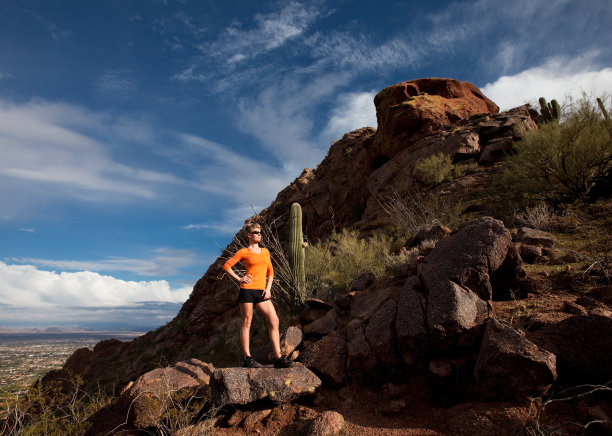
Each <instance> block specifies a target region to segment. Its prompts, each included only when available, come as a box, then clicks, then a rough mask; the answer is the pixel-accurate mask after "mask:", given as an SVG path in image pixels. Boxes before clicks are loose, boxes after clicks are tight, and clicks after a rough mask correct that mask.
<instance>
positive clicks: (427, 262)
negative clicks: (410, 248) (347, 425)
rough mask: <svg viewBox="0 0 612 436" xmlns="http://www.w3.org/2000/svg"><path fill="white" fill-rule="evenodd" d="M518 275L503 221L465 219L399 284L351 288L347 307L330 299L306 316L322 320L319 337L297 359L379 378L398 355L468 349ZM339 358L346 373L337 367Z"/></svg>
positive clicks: (412, 358) (327, 375) (407, 360)
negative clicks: (322, 311) (320, 312)
mask: <svg viewBox="0 0 612 436" xmlns="http://www.w3.org/2000/svg"><path fill="white" fill-rule="evenodd" d="M523 275H524V272H523V270H522V269H521V261H520V257H519V256H518V253H517V250H516V248H515V246H514V245H513V243H512V238H511V235H510V232H509V231H508V230H507V229H506V228H505V227H504V225H503V223H502V222H501V221H498V220H495V219H492V218H488V217H484V218H481V219H478V220H474V221H471V222H469V223H466V224H465V225H464V226H463V227H462V228H461V229H459V230H458V231H457V232H456V233H455V234H454V235H452V236H449V237H447V238H444V239H442V240H441V241H439V242H438V244H437V246H436V247H435V248H434V249H433V250H432V251H431V253H429V254H428V255H427V256H426V257H425V258H424V259H423V260H422V261H421V263H420V264H419V266H418V275H414V276H409V277H408V278H406V279H405V281H404V284H403V286H402V287H399V286H384V285H381V286H379V287H376V286H374V287H373V288H372V289H369V288H368V289H365V290H363V291H356V292H355V293H354V295H353V296H352V297H351V300H350V306H349V309H348V310H344V309H341V307H342V306H343V305H342V304H335V305H334V308H333V309H331V310H330V311H329V312H327V314H326V315H325V316H323V317H322V318H320V319H319V320H317V321H315V322H314V323H313V324H315V323H317V324H319V325H320V326H327V327H326V329H325V330H319V331H320V332H323V331H324V332H325V334H327V336H324V337H323V339H321V340H319V341H317V342H315V343H313V344H312V345H310V346H309V347H307V348H306V349H305V350H304V352H303V353H302V354H301V355H300V360H301V361H302V362H303V363H304V364H305V365H307V366H308V367H310V368H311V369H312V370H313V371H315V372H316V373H317V374H319V375H321V377H323V378H324V380H327V381H329V382H330V383H331V384H332V385H337V384H338V383H339V382H340V381H342V380H343V379H348V378H358V379H360V378H367V379H370V380H374V379H376V378H377V377H383V378H384V375H385V374H386V371H387V369H388V368H391V367H397V366H398V364H400V363H402V362H403V363H404V364H415V363H418V362H419V361H426V360H427V359H432V358H435V356H436V355H440V354H443V353H447V352H449V351H451V352H455V351H459V350H463V351H461V352H470V351H469V350H471V349H473V348H474V347H476V348H478V346H479V344H480V340H481V337H482V334H483V331H484V326H485V321H486V320H487V319H488V318H489V316H490V309H491V303H492V301H493V299H494V298H495V297H496V296H497V295H506V294H507V292H508V288H509V287H515V286H520V280H521V277H522V276H523ZM515 289H516V288H515ZM329 320H333V323H331V322H330V321H329ZM311 325H312V324H311ZM343 326H345V327H343ZM307 327H310V325H309V326H307ZM332 328H333V329H332ZM330 329H331V330H330ZM322 334H323V333H322ZM343 350H346V351H345V353H346V355H345V356H343V355H342V353H343ZM344 360H346V374H342V373H341V372H340V371H341V370H342V368H343V362H344ZM400 366H401V365H400Z"/></svg>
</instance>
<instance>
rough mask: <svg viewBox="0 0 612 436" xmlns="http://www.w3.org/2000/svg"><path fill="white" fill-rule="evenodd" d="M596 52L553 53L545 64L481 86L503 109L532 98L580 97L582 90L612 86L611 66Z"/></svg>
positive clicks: (593, 91) (594, 91)
mask: <svg viewBox="0 0 612 436" xmlns="http://www.w3.org/2000/svg"><path fill="white" fill-rule="evenodd" d="M596 58H597V57H596V53H587V54H585V55H584V56H581V57H579V58H573V59H570V58H564V57H553V58H551V59H548V60H547V61H546V62H544V63H543V64H542V65H540V66H537V67H533V68H528V69H526V70H524V71H521V72H518V73H517V74H514V75H511V76H502V77H500V78H499V79H497V80H496V81H495V82H493V83H487V84H486V85H485V86H483V87H482V88H481V89H482V91H483V92H484V93H485V95H486V96H487V97H489V98H490V99H491V100H493V101H494V102H495V103H497V104H498V105H499V106H500V108H501V109H502V110H504V109H510V108H512V107H516V106H520V105H521V104H524V103H527V102H532V101H534V100H537V99H538V98H539V97H542V96H544V97H546V98H547V99H549V100H550V99H553V98H556V99H558V100H559V101H562V100H563V98H564V97H566V96H573V97H578V96H580V95H581V94H582V92H586V93H588V94H593V95H595V96H600V95H603V94H604V93H609V92H610V89H612V68H602V67H600V66H598V64H597V62H596Z"/></svg>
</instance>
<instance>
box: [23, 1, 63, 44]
mask: <svg viewBox="0 0 612 436" xmlns="http://www.w3.org/2000/svg"><path fill="white" fill-rule="evenodd" d="M25 12H26V13H28V14H30V15H31V16H32V17H34V18H35V19H36V21H38V22H39V23H40V24H41V25H42V26H43V27H44V28H45V29H46V30H47V31H48V32H49V33H50V34H51V36H52V37H53V39H54V40H56V41H59V40H61V39H64V38H67V37H68V36H70V35H71V34H72V32H70V31H68V30H64V29H61V28H60V27H59V26H58V25H57V24H55V23H53V22H51V21H49V20H47V19H45V18H43V17H42V16H41V15H39V14H38V13H36V12H33V11H31V10H29V9H26V10H25Z"/></svg>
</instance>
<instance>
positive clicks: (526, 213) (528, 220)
mask: <svg viewBox="0 0 612 436" xmlns="http://www.w3.org/2000/svg"><path fill="white" fill-rule="evenodd" d="M513 221H514V223H515V224H518V225H521V226H527V227H531V228H534V229H540V230H550V229H551V228H552V227H554V224H555V223H556V221H557V213H556V212H555V209H554V208H553V207H552V206H550V205H548V204H546V203H538V204H536V205H535V206H533V207H527V208H526V209H524V210H517V211H515V212H514V216H513Z"/></svg>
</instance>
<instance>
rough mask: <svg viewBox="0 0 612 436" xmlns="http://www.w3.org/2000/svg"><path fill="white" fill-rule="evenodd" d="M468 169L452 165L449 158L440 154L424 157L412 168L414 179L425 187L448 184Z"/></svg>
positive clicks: (466, 166) (464, 166) (465, 166)
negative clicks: (425, 185)
mask: <svg viewBox="0 0 612 436" xmlns="http://www.w3.org/2000/svg"><path fill="white" fill-rule="evenodd" d="M468 169H469V165H455V164H453V161H452V159H451V157H450V156H449V155H448V154H444V153H442V152H440V153H436V154H433V155H431V156H428V157H426V158H425V159H423V160H421V161H420V162H419V163H418V164H417V165H416V167H415V168H414V170H415V175H416V177H417V178H418V179H419V180H420V181H422V182H423V183H425V184H427V185H433V184H438V183H442V182H450V181H451V180H453V179H456V178H457V177H461V176H462V175H463V174H465V172H466V171H467V170H468Z"/></svg>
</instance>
